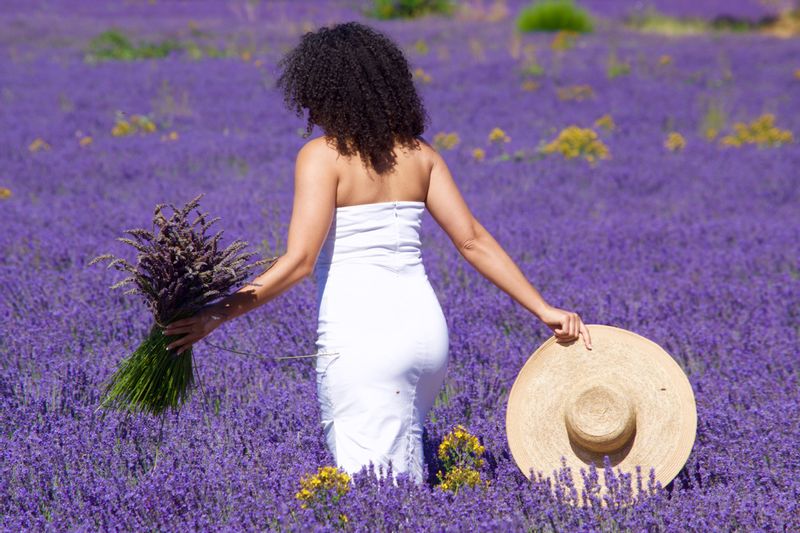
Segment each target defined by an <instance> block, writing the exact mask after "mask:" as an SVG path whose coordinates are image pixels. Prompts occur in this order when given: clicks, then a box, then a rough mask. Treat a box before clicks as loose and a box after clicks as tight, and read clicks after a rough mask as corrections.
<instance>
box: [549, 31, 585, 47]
mask: <svg viewBox="0 0 800 533" xmlns="http://www.w3.org/2000/svg"><path fill="white" fill-rule="evenodd" d="M577 37H578V32H574V31H569V30H561V31H559V32H557V33H556V35H555V37H553V40H552V41H551V42H550V48H552V49H553V50H554V51H556V52H563V51H564V50H569V49H570V48H572V47H573V46H574V45H575V40H576V39H577Z"/></svg>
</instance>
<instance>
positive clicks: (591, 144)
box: [542, 126, 611, 163]
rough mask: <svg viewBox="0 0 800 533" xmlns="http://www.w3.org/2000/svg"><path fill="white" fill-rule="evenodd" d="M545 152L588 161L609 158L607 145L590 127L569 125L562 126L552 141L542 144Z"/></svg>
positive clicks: (592, 161)
mask: <svg viewBox="0 0 800 533" xmlns="http://www.w3.org/2000/svg"><path fill="white" fill-rule="evenodd" d="M542 151H543V152H544V153H546V154H552V153H556V152H558V153H560V154H561V155H563V156H564V157H565V158H567V159H573V158H575V157H583V158H584V159H586V160H587V161H589V163H594V162H595V161H596V160H597V159H609V158H610V157H611V154H610V153H609V150H608V147H607V146H606V145H605V144H604V143H603V141H601V140H600V138H599V137H598V136H597V133H596V132H595V131H594V130H592V129H591V128H580V127H578V126H569V127H567V128H564V129H563V130H562V131H561V132H560V133H559V134H558V137H556V138H555V139H554V140H553V141H551V142H550V143H548V144H547V145H545V146H544V148H543V149H542Z"/></svg>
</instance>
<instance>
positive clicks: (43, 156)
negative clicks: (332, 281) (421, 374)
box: [0, 0, 800, 531]
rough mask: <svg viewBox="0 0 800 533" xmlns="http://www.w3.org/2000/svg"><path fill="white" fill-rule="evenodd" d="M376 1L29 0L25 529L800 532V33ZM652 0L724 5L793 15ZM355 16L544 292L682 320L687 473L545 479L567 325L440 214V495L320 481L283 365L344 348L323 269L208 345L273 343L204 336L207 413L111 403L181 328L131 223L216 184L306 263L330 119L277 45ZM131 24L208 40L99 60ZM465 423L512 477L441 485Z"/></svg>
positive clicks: (6, 235)
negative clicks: (543, 419)
mask: <svg viewBox="0 0 800 533" xmlns="http://www.w3.org/2000/svg"><path fill="white" fill-rule="evenodd" d="M363 4H364V2H358V1H335V2H334V1H331V2H322V1H319V2H316V1H310V0H305V1H263V2H260V3H259V2H247V1H240V0H236V1H234V0H230V1H216V2H215V1H211V0H202V1H196V2H163V1H154V2H149V1H143V0H142V1H128V2H126V1H122V0H117V1H114V2H102V3H101V2H93V1H91V0H75V1H67V0H52V1H36V2H28V1H24V2H23V1H22V0H6V1H4V2H3V8H2V9H0V125H2V128H0V216H1V217H2V226H3V231H2V232H0V257H2V263H0V289H1V290H0V320H2V324H3V326H2V334H0V525H1V526H2V529H3V530H4V531H21V530H37V531H39V530H56V531H63V530H79V531H84V530H92V531H93V530H102V531H116V530H147V531H162V530H186V529H190V530H208V529H210V530H296V531H308V530H333V529H335V528H336V527H343V528H345V529H349V530H354V531H376V530H434V531H445V530H446V531H463V530H469V529H473V528H477V529H480V530H499V531H534V530H535V531H554V530H558V531H561V530H565V531H575V530H586V531H596V530H604V531H642V530H648V531H650V530H656V531H663V530H684V529H689V530H714V531H717V530H723V531H759V530H763V531H797V530H799V529H800V504H798V501H800V478H799V477H798V473H799V472H800V452H799V451H798V443H800V356H799V354H800V350H799V349H798V348H799V346H798V344H799V343H798V340H799V339H800V283H798V277H799V276H800V173H799V172H798V169H800V142H798V140H799V139H798V136H800V39H798V38H778V37H775V36H771V35H766V34H763V33H760V32H756V31H750V32H735V33H714V34H711V33H709V34H698V35H690V36H669V35H661V34H652V33H642V32H637V31H634V30H632V29H630V28H628V27H626V26H625V25H624V24H623V22H622V21H623V19H624V18H625V17H626V16H627V15H628V14H629V13H630V11H631V10H634V9H639V8H641V6H642V5H643V4H642V3H641V2H628V3H626V2H610V1H603V0H593V1H587V2H586V3H585V4H584V5H586V6H587V7H588V8H589V9H590V10H591V12H592V13H593V14H595V15H597V16H598V24H597V28H596V31H594V32H593V33H590V34H585V35H581V36H577V37H573V36H569V35H564V34H558V35H555V34H552V33H543V32H537V33H529V34H517V33H515V32H514V31H513V30H514V17H515V15H516V13H517V12H518V10H519V9H520V7H521V6H522V5H523V3H522V2H519V1H509V2H505V3H495V4H496V5H499V6H504V8H505V10H506V13H505V14H503V10H502V9H501V8H497V9H496V10H495V11H494V12H492V10H491V9H490V6H491V5H492V2H489V1H484V2H483V3H482V5H483V11H480V10H478V9H477V8H476V9H475V11H474V12H473V13H472V15H471V16H468V17H467V16H463V17H453V18H445V17H436V16H432V17H425V18H421V19H418V20H414V21H403V20H392V21H380V20H375V19H370V18H367V17H365V16H364V15H363V14H361V12H360V10H359V9H358V7H359V6H360V5H363ZM474 4H478V3H477V2H474ZM650 4H653V5H655V6H656V7H663V9H664V10H665V12H668V11H669V10H670V9H672V10H674V11H675V10H676V11H675V12H672V13H670V14H672V15H675V16H680V15H686V16H696V17H707V18H713V17H715V16H718V15H730V16H740V17H744V18H747V17H750V18H753V19H760V18H762V17H767V16H772V15H774V14H775V13H777V12H778V11H777V10H779V8H780V7H781V6H779V5H778V3H776V2H758V1H745V0H733V1H726V2H721V1H719V2H715V1H709V2H701V1H695V2H668V1H667V0H663V1H660V2H650ZM681 10H684V12H681ZM729 11H730V12H729ZM346 20H360V21H363V22H366V23H368V24H370V25H372V26H374V27H375V28H377V29H379V30H381V31H384V32H386V33H387V34H388V35H390V36H391V37H392V38H394V39H395V40H396V42H398V44H400V45H401V46H402V47H403V48H404V50H405V52H406V54H407V57H408V59H409V61H410V62H411V64H412V67H413V68H414V69H415V78H416V80H417V86H418V87H419V91H420V94H421V96H422V97H423V99H424V102H425V105H426V108H427V110H428V113H429V115H430V117H431V127H430V128H429V130H428V131H427V132H426V135H425V137H426V139H428V141H430V142H431V143H435V144H436V145H437V146H438V147H439V150H440V152H441V153H442V154H443V156H444V158H445V160H446V161H447V163H448V165H449V166H450V169H451V171H452V173H453V176H454V178H455V179H456V181H457V183H458V184H459V186H460V187H461V190H462V192H463V194H464V196H465V198H466V200H467V202H468V203H469V205H470V206H471V208H472V210H473V212H474V213H475V215H476V217H477V218H478V219H479V220H480V221H481V223H482V224H483V225H484V226H485V227H486V228H487V229H488V230H489V231H490V232H491V233H492V234H493V235H494V236H495V238H496V239H497V240H498V241H499V242H500V243H501V244H502V245H503V246H504V247H505V248H506V250H507V251H508V253H509V255H511V257H513V258H514V259H515V260H516V261H517V262H518V264H519V266H520V268H521V269H522V270H523V272H525V274H526V275H527V276H528V278H529V279H530V280H531V282H532V283H533V284H534V285H535V286H536V287H537V288H538V289H539V290H540V291H541V292H542V294H543V295H544V297H545V298H546V299H547V300H548V301H549V302H550V303H552V304H553V305H555V306H558V307H562V308H565V309H574V310H576V311H578V312H579V313H580V314H581V317H582V318H583V320H584V321H585V322H586V323H588V324H609V325H614V326H618V327H621V328H625V329H629V330H632V331H635V332H637V333H639V334H640V335H643V336H645V337H647V338H649V339H652V340H653V341H655V342H657V343H658V344H660V345H661V346H662V347H664V349H666V350H667V351H668V352H669V353H670V354H671V355H672V356H673V357H674V358H675V360H676V361H677V362H678V364H679V365H680V366H681V367H682V368H683V369H684V371H685V372H686V374H687V376H688V378H689V381H690V383H691V385H692V388H693V391H694V394H695V398H696V403H697V417H698V425H697V436H696V441H695V444H694V447H693V449H692V452H691V455H690V456H689V458H688V461H687V462H686V465H685V467H684V468H683V470H682V471H681V472H680V473H679V474H678V476H677V477H676V478H675V479H674V480H673V481H672V482H671V483H670V484H669V485H667V486H665V487H661V486H654V487H650V488H651V490H649V491H648V493H647V496H646V497H639V498H637V499H636V500H635V501H633V500H632V496H631V492H630V490H628V489H627V488H626V483H628V484H632V485H633V486H634V487H635V485H636V482H637V480H636V479H630V478H628V477H625V476H621V477H620V476H618V475H616V474H615V473H614V472H613V471H605V472H604V471H603V470H602V469H598V470H597V471H596V472H595V471H594V469H592V472H591V473H593V474H596V475H597V480H596V481H597V482H598V483H604V482H605V483H606V484H608V485H609V486H610V487H611V488H612V489H613V491H612V494H613V495H614V496H613V499H611V500H609V502H607V503H608V505H606V506H602V507H601V506H599V505H597V501H596V498H594V501H593V498H592V494H594V493H593V492H592V491H593V490H594V489H593V488H592V487H593V483H594V482H595V481H593V480H592V479H589V480H588V483H589V486H588V487H583V486H573V485H572V484H571V483H570V481H569V479H570V478H569V476H566V475H565V474H564V472H557V473H555V474H557V475H556V476H555V477H554V478H553V477H551V479H550V481H549V482H547V481H545V480H544V479H534V480H533V481H531V480H529V479H527V478H526V477H525V476H524V475H523V474H522V472H521V471H520V470H519V468H518V467H517V466H516V463H515V462H514V461H513V458H512V457H511V454H510V451H509V448H508V443H507V441H506V436H505V435H506V434H505V408H506V402H507V400H508V394H509V390H510V388H511V386H512V384H513V381H514V378H515V377H516V375H517V373H518V372H519V370H520V369H521V368H522V365H523V364H524V363H525V361H526V360H527V359H528V357H529V356H530V354H531V353H532V352H533V350H534V349H536V347H538V346H539V345H540V344H541V343H542V342H544V341H545V340H546V339H547V338H548V337H549V336H550V333H551V332H550V331H549V330H548V329H547V328H546V327H545V326H544V325H543V324H541V323H539V322H537V321H536V320H535V318H534V317H533V316H532V315H530V314H529V313H528V312H527V311H525V310H524V309H522V308H521V307H519V306H517V305H516V304H514V302H513V301H512V300H511V299H510V298H508V297H507V296H506V295H505V294H504V293H502V292H501V291H500V290H499V289H497V288H495V287H494V286H492V285H491V284H490V283H489V282H487V281H486V280H484V279H483V278H482V277H481V276H480V275H479V274H478V273H477V272H476V271H475V270H473V269H472V268H471V267H470V266H469V264H468V263H466V261H465V260H464V259H463V258H462V257H461V256H460V255H459V254H458V252H457V251H456V249H455V248H454V247H453V246H452V244H451V243H450V241H449V239H448V238H447V236H446V234H444V232H443V231H442V230H441V229H440V228H439V227H438V226H437V225H436V223H435V222H434V220H433V219H432V218H431V217H430V216H429V215H427V214H426V215H425V218H424V219H423V226H422V232H423V234H422V239H423V260H424V264H425V267H426V269H427V272H428V276H429V278H430V280H431V284H432V285H433V287H434V289H435V291H436V293H437V295H438V297H439V299H440V302H441V304H442V308H443V310H444V313H445V316H446V318H447V322H448V326H449V328H450V363H449V367H448V373H447V377H446V382H445V387H444V388H443V389H442V391H441V394H440V397H439V398H438V400H437V402H436V406H435V407H434V409H433V410H432V411H431V413H430V417H429V419H428V420H427V422H426V435H425V446H426V463H427V464H428V470H429V476H428V480H427V483H425V484H423V485H422V486H416V485H415V484H414V483H413V482H412V481H411V480H410V479H408V478H406V477H405V476H404V475H403V474H401V475H400V476H399V483H398V486H394V485H393V484H392V483H391V482H389V481H387V480H385V479H383V480H382V479H380V478H379V477H378V476H377V474H376V473H375V472H370V471H367V470H364V471H362V472H361V473H359V474H357V475H356V476H355V477H354V481H355V486H354V487H353V488H352V489H351V490H350V491H349V492H347V493H346V494H345V495H344V496H343V497H342V498H341V499H340V500H339V501H338V503H337V504H336V507H335V509H333V510H332V512H333V515H334V516H339V515H344V516H346V522H344V523H342V521H341V520H339V521H337V520H327V519H325V518H324V517H322V518H321V517H320V515H319V513H315V512H313V510H312V509H304V508H301V506H300V504H299V501H298V499H297V498H296V497H295V495H296V493H297V491H298V490H299V487H300V479H301V478H302V477H303V476H306V475H308V474H311V473H314V472H316V471H317V468H318V467H320V466H325V465H332V464H333V458H332V457H331V455H330V453H329V452H328V450H327V449H326V448H325V446H324V439H323V434H322V431H321V429H320V427H319V411H318V407H317V402H316V389H315V381H314V363H313V359H310V358H306V359H283V360H275V359H272V357H273V356H283V355H297V354H310V353H313V352H314V350H315V347H314V341H315V328H316V313H317V309H316V303H315V296H316V287H315V285H314V283H313V281H312V280H311V279H307V280H304V281H303V282H301V283H300V284H298V285H297V286H296V287H294V288H293V289H292V290H291V291H290V292H288V293H286V294H284V295H282V296H280V297H279V298H278V299H276V300H274V301H272V302H269V303H268V304H266V305H264V306H263V307H261V308H259V309H257V310H255V311H253V312H252V313H250V314H248V315H245V316H243V317H240V318H239V319H236V320H233V321H231V322H230V323H226V324H225V325H224V326H223V327H221V328H220V329H219V330H217V331H216V332H215V333H214V334H212V335H211V336H210V337H209V338H208V341H210V342H212V343H214V344H217V345H220V346H224V347H227V348H230V349H233V350H239V351H246V352H255V353H258V354H262V355H263V357H254V356H250V355H241V354H236V353H232V352H230V351H224V350H220V349H218V348H215V347H212V346H210V345H208V344H207V343H205V341H201V342H200V343H198V344H197V345H196V346H195V350H194V357H195V361H196V364H197V371H198V374H199V376H200V378H201V383H202V386H203V387H202V390H201V389H197V390H196V391H195V393H194V395H193V396H192V399H191V401H190V402H189V403H188V404H187V405H186V406H185V407H184V409H183V410H182V411H181V412H180V414H178V415H176V414H170V415H168V416H166V417H164V419H163V420H159V419H155V418H152V417H148V416H144V415H141V416H139V415H136V416H128V417H126V416H124V415H122V414H117V413H109V414H107V415H106V416H105V417H102V416H101V412H98V411H96V408H97V405H98V402H99V398H100V384H101V383H102V382H103V381H104V380H105V379H106V378H107V377H108V375H109V374H110V373H111V372H113V370H114V368H115V367H116V365H117V364H118V362H119V361H120V359H121V358H122V357H123V356H125V355H126V354H128V353H130V352H131V351H132V350H133V349H134V348H135V346H136V344H137V342H138V341H140V340H141V339H142V338H143V337H144V336H145V335H146V332H147V331H148V329H149V328H150V326H151V320H152V319H151V316H150V315H149V314H148V313H147V311H146V310H145V309H144V307H143V306H142V305H140V304H139V302H138V301H137V300H136V299H134V298H132V297H130V296H123V295H122V291H112V290H110V289H109V286H111V285H112V284H114V283H115V282H117V281H119V280H120V279H121V277H122V276H121V275H120V273H119V272H117V271H115V270H113V269H110V270H108V269H104V268H101V267H99V266H91V267H86V264H87V262H89V260H90V259H91V258H93V257H95V256H96V255H98V254H101V253H105V252H113V253H114V254H116V255H122V256H125V257H128V258H131V259H132V258H133V257H134V256H133V253H132V251H131V250H129V249H128V247H126V246H125V245H124V244H122V243H120V242H117V241H116V240H115V239H116V237H118V236H120V235H122V232H123V231H124V230H125V229H128V228H135V227H149V225H150V221H151V218H152V214H153V207H154V206H155V205H156V204H158V203H164V202H172V203H175V204H181V205H182V204H184V203H185V202H187V201H188V200H189V199H191V198H193V197H195V196H196V195H197V194H200V193H205V196H204V198H203V200H202V207H203V210H204V211H208V212H210V213H212V214H213V215H218V216H220V217H222V220H221V222H220V223H219V227H220V228H224V229H225V235H226V238H225V239H227V241H226V242H230V241H231V240H232V239H233V238H234V237H236V238H241V239H244V240H246V241H248V242H249V243H250V247H251V249H253V250H255V251H257V252H258V254H259V256H260V257H269V256H272V255H276V254H279V253H281V252H282V251H283V250H284V249H285V243H286V230H287V226H288V222H289V217H290V214H291V199H292V191H293V169H294V158H295V155H296V153H297V150H298V149H299V148H300V147H301V146H302V145H303V144H304V142H306V139H304V138H303V137H302V133H303V130H304V127H305V119H304V118H300V117H296V116H294V115H293V114H292V113H291V112H289V111H288V110H286V109H285V107H284V106H283V103H282V101H281V99H280V96H279V94H278V92H277V91H276V90H275V89H274V88H273V86H274V81H275V79H276V70H275V64H276V62H277V60H278V59H279V58H280V57H281V55H282V54H283V53H285V51H287V50H288V49H289V48H291V47H292V46H294V45H295V44H296V43H297V42H298V40H299V37H300V36H301V35H302V34H303V33H304V32H305V31H310V30H313V29H315V28H317V27H319V26H321V25H328V24H334V23H336V22H341V21H346ZM112 28H117V29H119V30H121V31H124V32H125V33H126V34H128V35H129V36H131V38H132V39H134V40H136V41H148V42H160V41H163V40H165V39H174V40H175V41H177V42H180V43H182V44H183V46H182V47H181V48H180V49H178V50H175V51H174V52H172V53H170V54H169V55H167V56H166V57H164V58H158V59H142V60H136V61H115V60H101V59H99V58H97V57H95V56H92V54H91V53H89V43H90V42H91V40H92V39H93V38H94V37H96V36H97V35H99V34H101V33H102V32H105V31H107V30H110V29H112ZM133 115H137V116H140V117H147V118H146V119H138V120H139V122H138V123H132V122H131V117H132V116H133ZM134 122H135V121H134ZM125 124H127V126H125ZM137 124H138V126H137ZM737 124H738V126H737ZM570 126H575V127H577V128H581V129H584V130H583V131H584V134H585V130H586V129H588V130H591V131H593V132H594V133H595V134H596V136H595V137H593V141H592V142H591V143H589V144H587V145H586V146H585V147H584V148H585V149H584V150H583V151H581V152H580V154H577V157H569V156H570V155H573V152H570V151H569V150H567V149H564V151H563V152H562V151H559V150H561V148H563V146H564V145H562V144H559V143H558V139H559V134H560V133H562V132H564V131H565V130H566V131H567V132H566V133H564V135H566V136H567V137H561V139H562V140H564V139H565V138H568V137H569V135H572V134H574V135H578V134H576V133H575V131H577V129H573V130H568V128H569V127H570ZM570 131H572V132H573V133H572V134H570V133H569V132H570ZM320 134H321V131H319V130H318V129H317V130H315V131H314V133H313V136H317V135H320ZM547 146H551V147H552V148H551V149H547ZM592 155H594V157H593V161H589V160H588V157H586V156H592ZM225 239H223V240H225ZM457 424H462V425H463V426H464V427H465V428H467V429H468V430H469V431H470V433H472V434H473V435H475V436H477V437H478V439H479V440H480V442H481V444H482V445H483V446H484V447H485V454H484V458H485V459H486V460H485V462H484V464H483V466H482V469H481V471H480V474H481V478H482V479H484V480H488V481H489V484H488V487H483V488H482V487H474V488H473V487H465V488H463V489H462V490H459V491H458V492H457V493H455V494H454V493H452V492H448V491H444V490H440V488H438V487H437V486H436V476H435V474H436V468H437V458H436V449H437V446H438V445H439V443H440V442H442V439H443V436H444V435H446V434H447V433H448V432H449V431H450V430H451V429H452V428H453V427H454V426H456V425H457ZM553 474H554V472H544V475H545V476H553ZM588 474H590V472H589V471H588V470H587V475H588ZM604 480H605V481H604ZM641 482H642V483H643V484H644V485H645V486H647V484H648V479H647V475H646V473H643V478H642V480H641ZM587 489H588V490H587ZM582 492H583V493H584V494H585V497H584V496H582ZM587 493H589V494H587Z"/></svg>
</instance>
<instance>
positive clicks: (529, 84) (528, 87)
mask: <svg viewBox="0 0 800 533" xmlns="http://www.w3.org/2000/svg"><path fill="white" fill-rule="evenodd" d="M540 86H541V84H540V83H539V82H538V81H534V80H525V81H523V82H522V90H523V91H535V90H536V89H538V88H539V87H540Z"/></svg>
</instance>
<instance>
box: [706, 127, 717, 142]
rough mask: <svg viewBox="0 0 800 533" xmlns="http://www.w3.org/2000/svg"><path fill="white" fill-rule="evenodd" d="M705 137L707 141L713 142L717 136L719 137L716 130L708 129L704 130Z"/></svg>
mask: <svg viewBox="0 0 800 533" xmlns="http://www.w3.org/2000/svg"><path fill="white" fill-rule="evenodd" d="M705 135H706V139H708V140H709V141H713V140H714V139H716V138H717V135H719V131H717V128H711V127H708V128H706V132H705Z"/></svg>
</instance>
